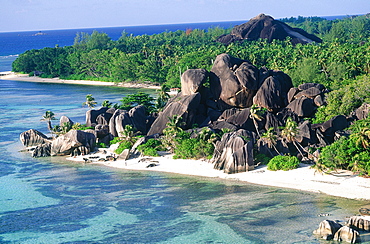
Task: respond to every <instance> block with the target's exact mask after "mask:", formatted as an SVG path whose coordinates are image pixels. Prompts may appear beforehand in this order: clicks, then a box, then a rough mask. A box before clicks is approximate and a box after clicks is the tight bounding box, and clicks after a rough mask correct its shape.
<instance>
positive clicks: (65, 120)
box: [59, 115, 73, 126]
mask: <svg viewBox="0 0 370 244" xmlns="http://www.w3.org/2000/svg"><path fill="white" fill-rule="evenodd" d="M65 123H68V124H69V125H70V126H72V125H73V121H72V120H71V119H70V118H68V117H67V116H65V115H63V116H62V117H60V119H59V125H60V126H63V125H64V124H65Z"/></svg>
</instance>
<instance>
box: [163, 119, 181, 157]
mask: <svg viewBox="0 0 370 244" xmlns="http://www.w3.org/2000/svg"><path fill="white" fill-rule="evenodd" d="M168 119H169V121H168V122H167V124H166V126H167V127H166V128H165V129H164V130H163V136H162V143H163V145H164V146H165V147H166V148H169V149H170V151H171V152H173V150H174V149H175V148H176V145H177V142H176V137H177V136H178V135H179V134H180V133H181V132H182V131H183V130H182V128H181V126H182V125H184V122H183V121H182V117H181V116H180V115H174V116H172V118H168Z"/></svg>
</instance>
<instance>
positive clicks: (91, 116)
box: [86, 107, 108, 127]
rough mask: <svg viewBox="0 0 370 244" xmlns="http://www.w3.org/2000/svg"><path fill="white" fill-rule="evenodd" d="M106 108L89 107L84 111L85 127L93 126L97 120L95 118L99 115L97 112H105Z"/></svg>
mask: <svg viewBox="0 0 370 244" xmlns="http://www.w3.org/2000/svg"><path fill="white" fill-rule="evenodd" d="M107 110H108V108H107V107H102V108H100V109H98V110H95V109H90V110H89V111H87V112H86V126H87V127H94V126H95V125H96V124H97V122H96V118H97V117H98V116H99V114H102V113H105V112H106V111H107Z"/></svg>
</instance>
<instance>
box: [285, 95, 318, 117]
mask: <svg viewBox="0 0 370 244" xmlns="http://www.w3.org/2000/svg"><path fill="white" fill-rule="evenodd" d="M286 108H289V109H290V110H292V111H293V112H294V113H296V114H297V115H298V116H299V117H309V116H311V115H312V114H313V113H314V112H315V110H316V106H315V104H314V102H313V99H311V98H308V97H305V96H301V97H300V98H298V99H295V100H293V101H292V102H291V103H289V104H288V106H286Z"/></svg>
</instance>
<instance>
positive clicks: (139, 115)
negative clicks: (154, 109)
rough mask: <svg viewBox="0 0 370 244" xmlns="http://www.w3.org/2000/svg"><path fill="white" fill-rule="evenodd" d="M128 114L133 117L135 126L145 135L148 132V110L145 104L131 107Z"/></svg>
mask: <svg viewBox="0 0 370 244" xmlns="http://www.w3.org/2000/svg"><path fill="white" fill-rule="evenodd" d="M128 114H129V116H130V118H131V122H132V125H133V127H134V128H135V129H136V130H137V131H140V132H141V134H144V135H145V134H146V133H147V129H146V122H147V111H146V108H145V106H143V105H139V106H136V107H134V108H132V109H130V111H128Z"/></svg>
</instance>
